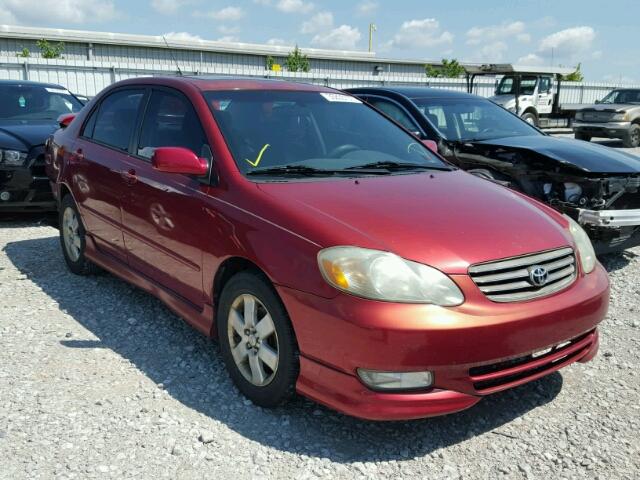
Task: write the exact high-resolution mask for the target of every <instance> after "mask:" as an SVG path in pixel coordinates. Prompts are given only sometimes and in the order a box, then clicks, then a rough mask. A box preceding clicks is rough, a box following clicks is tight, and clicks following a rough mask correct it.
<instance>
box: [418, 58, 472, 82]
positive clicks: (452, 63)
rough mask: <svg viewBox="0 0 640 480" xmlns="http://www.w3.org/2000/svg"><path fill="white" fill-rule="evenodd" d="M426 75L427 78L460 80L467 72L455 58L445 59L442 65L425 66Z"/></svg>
mask: <svg viewBox="0 0 640 480" xmlns="http://www.w3.org/2000/svg"><path fill="white" fill-rule="evenodd" d="M425 73H426V74H427V77H440V78H458V77H461V76H463V75H464V74H465V73H466V70H465V69H464V67H463V66H462V65H460V63H459V62H458V60H456V59H455V58H452V59H451V60H447V59H446V58H443V59H442V65H425Z"/></svg>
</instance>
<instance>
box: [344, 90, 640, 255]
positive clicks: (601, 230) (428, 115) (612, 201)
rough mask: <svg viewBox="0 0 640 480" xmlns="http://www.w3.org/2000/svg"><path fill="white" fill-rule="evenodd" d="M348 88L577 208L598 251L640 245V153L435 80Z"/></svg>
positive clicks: (478, 167)
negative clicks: (580, 136) (565, 132)
mask: <svg viewBox="0 0 640 480" xmlns="http://www.w3.org/2000/svg"><path fill="white" fill-rule="evenodd" d="M346 91H347V92H349V93H352V94H354V95H357V96H358V97H360V98H361V99H362V100H364V101H366V102H367V103H369V104H370V105H372V106H373V107H375V108H377V109H378V110H380V111H381V112H383V113H385V114H386V115H387V116H388V117H390V118H391V119H392V120H395V121H396V122H397V123H399V124H400V125H402V126H403V127H405V128H406V129H407V130H409V131H412V132H414V133H415V134H416V135H417V136H418V137H420V138H423V139H425V140H432V141H434V142H435V143H436V144H437V147H438V152H439V153H440V155H442V156H443V157H445V158H446V159H447V160H449V161H450V162H452V163H453V164H455V165H457V166H458V167H460V168H462V169H464V170H467V171H469V172H470V173H473V174H475V175H478V176H480V177H483V178H486V179H488V180H491V181H494V182H497V183H500V184H502V185H504V186H506V187H510V188H512V189H514V190H517V191H520V192H522V193H525V194H527V195H529V196H531V197H534V198H536V199H538V200H541V201H543V202H545V203H546V204H548V205H550V206H552V207H553V208H555V209H556V210H559V211H560V212H562V213H564V214H566V215H569V216H570V217H572V218H573V219H574V220H576V221H578V222H579V223H580V224H581V225H582V226H583V227H584V228H585V230H586V231H587V232H588V233H589V236H590V238H591V241H592V242H593V245H594V247H595V249H596V251H597V252H598V253H607V252H612V251H618V250H623V249H626V248H631V247H634V246H637V245H640V192H639V189H640V158H638V157H636V156H633V155H631V154H628V153H625V152H623V151H620V150H616V149H613V148H609V147H604V146H602V145H595V144H591V143H587V142H583V141H580V140H574V139H568V138H557V137H553V136H550V135H547V134H546V133H544V132H542V131H540V130H538V129H537V128H536V127H534V126H532V125H530V124H528V123H527V122H525V121H523V120H521V119H520V118H518V117H517V116H516V115H514V114H512V113H510V112H508V111H507V110H505V109H504V108H502V107H500V106H498V105H496V104H495V103H493V102H491V101H489V100H487V99H485V98H482V97H478V96H476V95H470V94H468V93H462V92H457V91H452V90H444V89H435V88H428V87H384V88H378V87H365V88H353V89H347V90H346ZM453 193H454V194H455V192H453ZM459 194H460V195H464V192H459ZM499 214H500V212H496V215H499Z"/></svg>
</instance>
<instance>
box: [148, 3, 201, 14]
mask: <svg viewBox="0 0 640 480" xmlns="http://www.w3.org/2000/svg"><path fill="white" fill-rule="evenodd" d="M189 3H191V0H151V8H153V9H154V10H155V11H156V12H158V13H161V14H163V15H171V14H174V13H176V12H178V11H179V10H180V9H181V8H182V7H184V6H186V5H188V4H189Z"/></svg>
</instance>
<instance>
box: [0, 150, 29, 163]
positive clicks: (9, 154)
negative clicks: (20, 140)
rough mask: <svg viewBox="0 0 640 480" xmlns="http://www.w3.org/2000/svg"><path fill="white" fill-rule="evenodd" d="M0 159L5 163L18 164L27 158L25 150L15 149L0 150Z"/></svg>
mask: <svg viewBox="0 0 640 480" xmlns="http://www.w3.org/2000/svg"><path fill="white" fill-rule="evenodd" d="M0 155H1V156H0V161H1V162H2V163H4V164H5V165H12V166H20V165H22V164H23V163H24V161H25V160H26V159H27V154H26V153H25V152H19V151H17V150H0Z"/></svg>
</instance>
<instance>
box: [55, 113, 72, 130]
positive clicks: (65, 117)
mask: <svg viewBox="0 0 640 480" xmlns="http://www.w3.org/2000/svg"><path fill="white" fill-rule="evenodd" d="M74 118H76V114H75V113H63V114H62V115H60V116H59V117H58V125H59V126H60V128H67V127H68V126H69V125H70V124H71V122H73V119H74Z"/></svg>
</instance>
